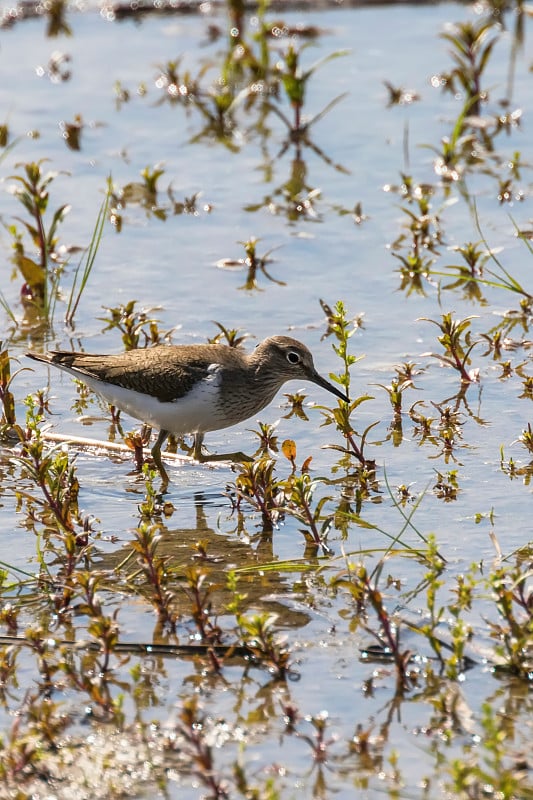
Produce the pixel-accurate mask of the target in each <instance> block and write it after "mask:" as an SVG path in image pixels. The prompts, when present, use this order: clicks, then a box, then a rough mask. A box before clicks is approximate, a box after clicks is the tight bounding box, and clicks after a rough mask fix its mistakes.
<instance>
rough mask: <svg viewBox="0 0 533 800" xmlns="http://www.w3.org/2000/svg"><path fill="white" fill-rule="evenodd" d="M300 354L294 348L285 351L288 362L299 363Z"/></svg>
mask: <svg viewBox="0 0 533 800" xmlns="http://www.w3.org/2000/svg"><path fill="white" fill-rule="evenodd" d="M301 360H302V359H301V358H300V354H299V353H297V352H296V351H295V350H289V352H288V353H287V361H288V362H289V364H299V363H300V362H301Z"/></svg>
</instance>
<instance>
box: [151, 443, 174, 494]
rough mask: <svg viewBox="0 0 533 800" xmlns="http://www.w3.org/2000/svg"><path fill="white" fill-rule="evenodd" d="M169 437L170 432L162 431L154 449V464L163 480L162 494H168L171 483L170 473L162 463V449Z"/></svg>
mask: <svg viewBox="0 0 533 800" xmlns="http://www.w3.org/2000/svg"><path fill="white" fill-rule="evenodd" d="M168 435H169V432H168V431H165V430H160V431H159V435H158V437H157V440H156V443H155V444H154V446H153V447H152V458H153V459H154V464H155V465H156V467H157V469H158V470H159V474H160V475H161V480H162V484H161V492H166V490H167V486H168V484H169V481H170V479H169V477H168V473H167V471H166V469H165V467H164V466H163V462H162V461H161V448H162V446H163V445H164V443H165V441H166V439H167V437H168Z"/></svg>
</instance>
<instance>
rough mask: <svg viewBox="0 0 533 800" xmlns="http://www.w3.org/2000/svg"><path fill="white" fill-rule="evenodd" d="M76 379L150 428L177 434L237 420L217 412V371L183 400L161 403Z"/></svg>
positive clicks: (220, 425)
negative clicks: (150, 426)
mask: <svg viewBox="0 0 533 800" xmlns="http://www.w3.org/2000/svg"><path fill="white" fill-rule="evenodd" d="M76 377H77V378H80V379H81V380H83V382H84V383H86V384H87V386H89V387H90V388H91V389H93V391H95V392H96V393H97V394H99V395H100V396H101V397H103V398H104V400H107V402H108V403H110V404H111V405H114V406H116V407H117V408H120V409H121V411H124V412H125V413H126V414H129V415H130V416H132V417H135V419H138V420H140V421H141V422H146V423H148V424H149V425H152V427H154V428H159V429H163V430H166V431H169V432H170V433H175V434H177V435H183V434H186V433H204V432H206V431H216V430H219V429H220V428H226V427H228V426H230V425H234V424H235V422H236V421H239V420H235V419H234V418H233V419H232V418H229V419H228V418H227V417H226V416H224V415H222V413H221V411H220V408H219V404H218V402H217V401H218V396H219V391H220V389H219V384H220V378H219V375H218V374H217V370H214V371H213V372H212V374H211V375H209V377H208V378H207V379H206V380H203V381H201V383H199V384H197V386H196V387H195V388H194V389H193V390H192V391H190V392H189V394H187V395H186V396H185V397H182V398H180V399H178V400H174V401H172V402H169V403H162V402H161V401H160V400H158V399H157V398H156V397H151V396H150V395H147V394H142V393H141V392H135V391H133V390H132V389H124V388H122V387H121V386H115V385H113V384H104V385H102V383H101V382H100V381H98V380H96V379H94V378H90V377H89V376H86V375H83V376H82V375H80V373H77V375H76Z"/></svg>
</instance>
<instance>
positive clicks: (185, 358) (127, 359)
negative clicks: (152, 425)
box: [28, 345, 241, 402]
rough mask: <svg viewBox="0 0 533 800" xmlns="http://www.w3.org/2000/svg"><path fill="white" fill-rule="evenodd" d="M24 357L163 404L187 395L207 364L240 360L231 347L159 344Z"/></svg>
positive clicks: (205, 371) (229, 364) (56, 352)
mask: <svg viewBox="0 0 533 800" xmlns="http://www.w3.org/2000/svg"><path fill="white" fill-rule="evenodd" d="M28 356H29V357H30V358H33V359H35V360H37V361H44V362H45V363H49V364H53V365H54V366H57V367H59V368H60V369H64V370H66V371H68V372H70V373H71V374H72V375H75V376H76V377H78V378H79V379H80V380H83V378H84V376H87V377H91V378H96V379H98V380H101V381H106V382H108V383H114V384H116V385H117V386H122V387H123V388H125V389H133V390H135V391H137V392H142V393H144V394H151V395H154V396H155V397H158V398H159V399H160V400H162V401H166V402H169V401H172V400H176V399H178V398H180V397H183V396H184V395H185V394H187V393H188V392H189V391H190V390H191V389H192V388H193V386H194V385H195V384H196V383H197V382H198V381H200V380H202V379H203V378H205V377H206V375H207V374H208V369H209V367H210V366H211V365H216V364H228V366H232V365H233V363H232V362H233V361H235V360H239V358H240V357H241V356H240V354H238V353H237V352H235V354H234V353H233V352H232V351H231V348H228V347H221V346H218V345H193V346H192V347H187V346H184V345H161V346H157V347H151V348H147V349H139V350H129V351H127V352H125V353H119V354H116V355H109V354H105V355H100V354H91V353H72V352H68V351H61V350H56V351H53V350H52V351H50V352H49V353H45V354H40V353H28ZM228 362H229V363H228Z"/></svg>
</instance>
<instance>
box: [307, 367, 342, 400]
mask: <svg viewBox="0 0 533 800" xmlns="http://www.w3.org/2000/svg"><path fill="white" fill-rule="evenodd" d="M309 380H310V381H313V383H316V384H317V385H318V386H321V387H322V388H323V389H327V391H328V392H331V394H334V395H335V397H338V398H339V399H340V400H344V402H345V403H349V402H350V398H349V397H348V395H347V394H344V392H341V390H340V389H337V387H336V386H334V385H333V384H332V383H330V382H329V381H327V380H326V379H325V378H323V377H322V375H320V374H319V373H318V372H314V373H313V374H312V375H310V376H309Z"/></svg>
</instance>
